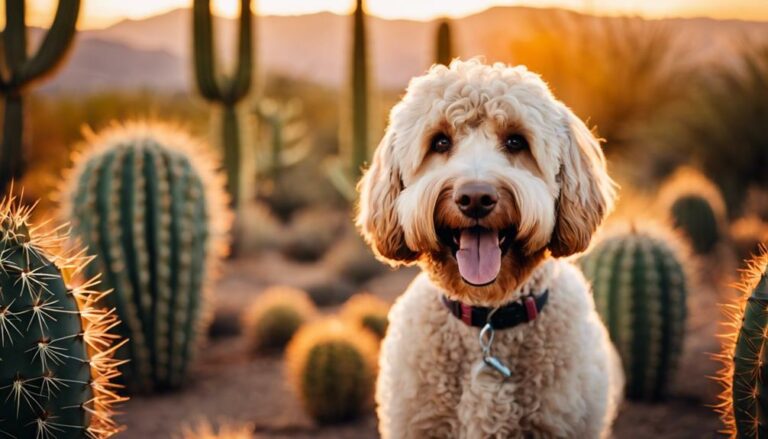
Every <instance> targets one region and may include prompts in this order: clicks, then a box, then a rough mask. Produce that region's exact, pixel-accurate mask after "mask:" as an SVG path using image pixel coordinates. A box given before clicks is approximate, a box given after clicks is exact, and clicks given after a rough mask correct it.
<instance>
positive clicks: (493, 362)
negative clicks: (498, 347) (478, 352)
mask: <svg viewBox="0 0 768 439" xmlns="http://www.w3.org/2000/svg"><path fill="white" fill-rule="evenodd" d="M493 336H494V330H493V326H491V324H490V323H486V325H485V326H484V327H483V329H482V330H481V331H480V348H481V349H482V350H483V363H485V364H486V365H487V366H489V367H491V368H492V369H494V370H495V371H496V372H498V373H500V374H501V375H502V376H504V378H509V377H511V376H512V371H511V370H509V368H508V367H507V366H505V365H504V363H502V362H501V361H499V359H498V358H496V357H494V356H493V355H492V354H491V348H492V346H493Z"/></svg>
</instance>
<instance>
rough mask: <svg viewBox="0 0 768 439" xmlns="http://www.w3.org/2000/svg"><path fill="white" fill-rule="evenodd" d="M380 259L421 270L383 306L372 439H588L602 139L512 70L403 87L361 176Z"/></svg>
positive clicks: (461, 70)
mask: <svg viewBox="0 0 768 439" xmlns="http://www.w3.org/2000/svg"><path fill="white" fill-rule="evenodd" d="M358 189H359V192H360V200H359V207H358V212H357V218H356V224H357V226H358V228H359V229H360V231H361V234H362V235H363V237H364V238H365V240H366V241H367V243H368V244H369V245H370V246H371V248H372V249H373V251H374V253H375V254H376V256H377V257H378V258H379V259H381V260H383V261H385V262H387V263H389V264H390V265H392V266H400V265H412V264H418V265H419V266H420V267H421V268H422V273H421V274H419V275H418V276H417V277H416V278H415V279H414V281H413V282H412V283H411V285H410V286H409V287H408V288H407V290H406V291H405V293H404V294H402V295H401V296H400V297H399V298H398V300H397V301H396V303H395V304H394V305H393V307H392V309H391V311H390V314H389V321H390V326H389V329H388V332H387V334H386V337H385V339H384V340H383V342H382V348H381V353H380V362H379V365H380V371H379V377H378V379H377V384H376V405H377V415H378V418H379V430H380V433H381V436H382V437H383V438H385V439H386V438H397V439H400V438H428V437H429V438H431V437H435V438H508V437H526V438H527V437H533V438H539V437H557V438H599V437H606V436H608V435H610V427H611V424H612V421H613V418H614V417H615V415H616V411H617V406H618V405H619V403H620V401H621V398H622V390H623V387H624V378H623V375H622V371H621V364H620V360H619V358H618V355H617V353H616V351H615V349H614V348H613V346H612V344H611V342H610V339H609V336H608V334H607V331H606V329H605V327H604V325H603V324H602V323H601V321H600V318H599V316H598V315H597V313H596V311H595V307H594V302H593V299H592V296H591V293H590V289H589V286H588V284H587V282H586V281H585V279H584V277H583V275H582V274H581V272H580V271H579V270H578V269H577V268H576V267H575V266H573V265H572V264H571V263H570V262H568V261H567V260H566V259H562V258H565V257H567V256H569V255H573V254H576V253H579V252H582V251H584V250H585V249H586V248H587V247H588V245H589V242H590V240H591V237H592V235H593V233H594V232H595V231H596V229H597V228H598V227H599V225H600V224H601V222H602V221H603V219H604V217H605V216H606V215H607V214H608V213H609V211H610V210H611V208H612V206H613V201H614V198H615V193H616V186H615V184H614V182H613V181H612V180H611V178H610V177H609V175H608V173H607V170H606V163H605V158H604V155H603V153H602V150H601V147H600V143H599V141H598V140H597V139H596V138H595V137H594V135H593V134H592V133H591V132H590V130H589V129H588V128H587V126H586V125H585V124H584V122H582V121H581V120H580V119H579V118H578V117H577V116H575V115H574V113H573V112H572V111H571V110H570V109H569V108H568V107H567V106H566V105H564V104H563V103H562V102H560V101H558V100H557V99H556V98H555V97H554V96H553V94H552V93H551V92H550V90H549V88H548V86H547V84H546V83H545V82H544V81H543V80H542V79H541V77H540V76H538V75H537V74H535V73H533V72H530V71H528V70H527V69H526V68H525V67H523V66H517V67H510V66H507V65H505V64H499V63H497V64H493V65H486V64H484V63H483V62H482V61H480V60H477V59H472V60H468V61H460V60H454V61H453V62H452V63H451V64H450V66H449V67H446V66H441V65H436V66H433V67H431V68H430V69H429V71H428V72H427V73H426V74H425V75H423V76H420V77H416V78H414V79H412V80H411V82H410V83H409V85H408V88H407V90H406V92H405V95H404V96H403V98H402V99H401V101H400V102H399V103H398V104H397V105H395V106H394V107H393V109H392V111H391V113H390V119H389V125H388V128H387V130H386V132H385V135H384V137H383V139H382V141H381V143H380V144H379V145H378V147H377V149H376V151H375V153H374V157H373V159H372V163H371V165H370V167H369V169H368V170H367V171H366V172H365V173H364V175H363V177H362V178H361V180H360V182H359V185H358Z"/></svg>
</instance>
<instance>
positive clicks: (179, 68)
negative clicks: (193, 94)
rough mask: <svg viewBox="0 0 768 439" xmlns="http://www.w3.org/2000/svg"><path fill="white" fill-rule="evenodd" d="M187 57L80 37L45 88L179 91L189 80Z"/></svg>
mask: <svg viewBox="0 0 768 439" xmlns="http://www.w3.org/2000/svg"><path fill="white" fill-rule="evenodd" d="M190 73H191V72H189V69H188V68H187V64H186V61H184V60H182V59H181V58H179V57H178V56H176V55H173V54H170V53H168V52H166V51H162V50H140V49H136V48H133V47H131V46H128V45H125V44H122V43H119V42H114V41H107V40H101V39H97V38H80V39H79V40H78V41H77V42H76V44H75V46H74V48H73V50H72V53H71V55H70V57H69V59H68V60H67V62H66V63H64V65H63V67H62V68H61V70H60V71H58V72H56V75H55V76H54V77H53V80H51V81H47V82H44V83H43V85H42V87H41V89H42V91H44V92H64V91H66V92H92V91H99V90H113V89H119V90H133V89H151V90H167V91H181V90H183V89H185V88H186V87H187V83H188V82H189V75H190Z"/></svg>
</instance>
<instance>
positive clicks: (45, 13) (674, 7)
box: [0, 0, 768, 29]
mask: <svg viewBox="0 0 768 439" xmlns="http://www.w3.org/2000/svg"><path fill="white" fill-rule="evenodd" d="M57 2H58V1H57V0H27V4H28V5H29V9H28V12H27V14H28V15H27V16H28V21H29V23H30V24H33V25H38V26H40V25H42V26H45V25H46V24H47V23H49V22H50V20H51V17H52V14H53V10H54V8H55V5H56V4H57ZM83 3H84V5H83V8H84V10H83V15H82V17H81V21H80V28H83V29H89V28H98V27H105V26H108V25H110V24H113V23H115V22H117V21H119V20H122V19H124V18H134V19H137V18H143V17H147V16H150V15H156V14H158V13H162V12H165V11H168V10H171V9H175V8H179V7H185V6H186V7H188V6H189V5H191V3H192V2H191V0H83ZM352 3H353V1H352V0H258V1H254V5H256V7H257V8H258V11H259V13H261V14H264V15H271V14H280V15H285V14H303V13H310V12H318V11H331V12H336V13H346V12H348V11H349V10H350V9H351V7H352ZM214 4H215V7H216V9H217V10H218V12H219V13H221V14H223V15H228V16H232V15H234V14H236V12H237V8H238V1H237V0H214ZM495 5H526V6H536V7H548V6H557V7H564V8H569V9H573V10H577V11H582V12H593V13H596V14H604V15H616V14H632V15H641V16H645V17H669V16H710V17H715V18H738V19H746V20H768V0H529V1H520V0H368V2H367V8H368V12H369V13H371V14H374V15H378V16H381V17H385V18H410V19H418V20H425V19H430V18H433V17H435V16H442V15H449V16H454V17H458V16H462V15H468V14H471V13H474V12H478V11H480V10H483V9H486V8H488V7H491V6H495ZM4 12H5V11H4V10H2V11H0V13H3V14H4ZM0 18H4V17H0ZM3 21H4V20H0V22H3Z"/></svg>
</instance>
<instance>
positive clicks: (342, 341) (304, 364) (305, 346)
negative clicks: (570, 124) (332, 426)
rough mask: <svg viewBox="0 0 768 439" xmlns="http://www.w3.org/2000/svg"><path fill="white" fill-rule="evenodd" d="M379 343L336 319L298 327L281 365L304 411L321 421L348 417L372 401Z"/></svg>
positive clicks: (356, 414)
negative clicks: (287, 373)
mask: <svg viewBox="0 0 768 439" xmlns="http://www.w3.org/2000/svg"><path fill="white" fill-rule="evenodd" d="M377 350H378V341H377V340H376V337H374V336H373V335H372V334H369V333H367V332H360V331H359V330H358V329H357V328H355V327H351V326H349V325H345V324H344V323H342V322H341V321H338V320H326V321H320V322H316V323H312V324H308V325H304V326H302V328H301V329H299V332H298V333H296V335H295V336H294V338H293V339H292V340H291V343H290V344H289V345H288V350H287V356H286V361H287V363H288V371H289V374H290V378H291V381H292V383H293V386H294V388H295V390H296V392H297V393H298V395H299V397H300V398H301V402H302V404H303V405H304V409H305V410H306V411H307V413H308V414H309V415H310V416H312V417H313V418H314V419H315V420H317V421H318V422H320V423H335V422H341V421H346V420H350V419H353V418H355V417H357V416H358V415H360V414H361V413H363V412H364V410H366V409H367V408H369V407H370V405H371V404H372V402H373V390H374V381H375V377H376V372H377V369H376V358H377Z"/></svg>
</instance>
